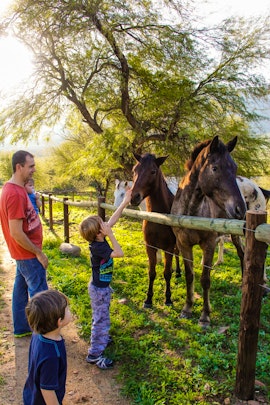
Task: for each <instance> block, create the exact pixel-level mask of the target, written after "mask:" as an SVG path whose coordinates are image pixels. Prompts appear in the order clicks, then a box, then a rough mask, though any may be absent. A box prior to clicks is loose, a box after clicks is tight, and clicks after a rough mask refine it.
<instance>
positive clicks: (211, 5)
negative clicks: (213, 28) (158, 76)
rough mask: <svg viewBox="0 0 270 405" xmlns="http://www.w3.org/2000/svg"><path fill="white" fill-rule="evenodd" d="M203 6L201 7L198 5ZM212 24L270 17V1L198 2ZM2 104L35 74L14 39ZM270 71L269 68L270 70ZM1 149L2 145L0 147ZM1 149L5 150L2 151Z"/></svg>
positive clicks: (8, 49) (2, 73) (4, 0)
mask: <svg viewBox="0 0 270 405" xmlns="http://www.w3.org/2000/svg"><path fill="white" fill-rule="evenodd" d="M12 1H13V0H0V18H1V17H2V16H3V15H4V13H5V12H6V10H7V9H8V7H9V6H10V4H11V3H12ZM200 4H201V6H199V5H200ZM198 6H199V7H200V10H201V13H202V14H204V15H205V16H206V18H207V20H208V21H209V22H211V23H213V22H217V21H218V20H221V19H223V18H225V17H228V16H230V15H242V16H244V17H250V16H254V15H259V14H263V15H264V14H266V13H267V12H268V13H269V14H270V1H269V0H225V1H224V0H208V1H207V5H206V2H205V1H202V0H196V8H197V7H198ZM0 55H1V62H0V105H1V103H3V102H4V99H5V94H6V93H8V94H15V93H16V89H17V88H18V86H20V85H21V84H22V83H23V82H25V81H27V78H28V77H29V76H30V74H31V71H32V62H31V54H30V52H29V51H28V50H27V49H26V48H25V47H24V46H23V45H22V44H21V43H19V42H18V41H16V40H15V39H14V38H12V37H0ZM269 70H270V69H269ZM0 147H1V145H0ZM1 149H2V148H1Z"/></svg>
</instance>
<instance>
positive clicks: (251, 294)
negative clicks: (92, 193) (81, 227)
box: [41, 194, 270, 401]
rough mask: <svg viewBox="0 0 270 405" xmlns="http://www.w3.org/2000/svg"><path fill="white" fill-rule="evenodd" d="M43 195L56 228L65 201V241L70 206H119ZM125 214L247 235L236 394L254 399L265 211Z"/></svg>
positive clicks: (267, 233)
mask: <svg viewBox="0 0 270 405" xmlns="http://www.w3.org/2000/svg"><path fill="white" fill-rule="evenodd" d="M41 195H42V208H41V214H42V216H43V217H45V199H48V201H49V224H50V229H53V209H52V203H53V201H56V202H60V203H63V215H64V240H65V242H69V213H68V206H76V207H82V208H90V207H97V209H98V215H100V216H101V217H102V218H103V219H105V209H108V210H112V211H115V209H116V207H114V206H113V205H110V204H106V203H105V201H104V197H100V198H99V200H98V202H91V201H80V202H75V201H70V200H68V198H67V197H65V198H57V197H53V196H52V195H51V194H41ZM123 215H124V216H127V217H132V218H137V219H138V220H144V219H146V220H148V221H152V222H156V223H159V224H163V225H169V226H173V227H177V226H179V227H182V228H188V229H198V230H207V231H209V230H210V231H211V230H212V231H217V232H219V233H220V234H232V235H239V236H245V240H246V242H245V243H246V244H245V257H244V275H243V288H242V302H241V311H240V330H239V340H238V362H237V371H236V383H235V394H236V396H237V397H238V398H239V399H240V400H245V401H248V400H252V399H254V394H255V367H256V355H257V343H258V336H259V323H260V311H261V302H262V296H263V289H262V288H261V286H260V285H261V284H263V282H264V281H263V274H264V267H265V259H266V253H267V247H268V246H267V244H270V225H268V224H267V223H266V222H267V214H266V212H264V211H263V212H262V211H259V212H257V211H248V212H247V215H246V218H247V220H246V221H244V220H236V219H223V218H201V217H191V216H186V215H181V216H177V215H171V214H159V213H156V212H146V211H137V210H133V209H129V208H126V209H125V210H124V211H123Z"/></svg>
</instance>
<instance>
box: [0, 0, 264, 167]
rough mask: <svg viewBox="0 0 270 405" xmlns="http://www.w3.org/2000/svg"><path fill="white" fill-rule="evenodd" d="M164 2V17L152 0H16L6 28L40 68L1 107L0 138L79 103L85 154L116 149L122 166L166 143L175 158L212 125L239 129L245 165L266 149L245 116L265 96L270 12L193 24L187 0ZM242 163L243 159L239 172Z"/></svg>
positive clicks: (23, 133)
mask: <svg viewBox="0 0 270 405" xmlns="http://www.w3.org/2000/svg"><path fill="white" fill-rule="evenodd" d="M162 6H163V8H162V10H163V13H164V14H163V15H160V13H159V10H160V7H159V8H157V2H155V1H151V0H144V1H141V2H140V3H139V4H138V2H134V1H131V0H126V1H123V0H114V1H111V0H107V1H105V0H93V1H87V0H46V1H45V0H21V1H20V2H18V3H15V6H14V14H13V15H12V16H11V17H10V19H9V20H8V21H5V24H2V26H3V25H7V26H8V27H9V29H12V30H13V31H14V33H15V35H16V36H17V37H18V38H20V39H21V40H22V41H23V42H24V43H25V44H26V45H27V46H28V47H29V48H30V49H31V50H32V52H33V54H34V57H35V66H36V69H35V75H34V77H33V81H32V85H31V86H30V87H29V88H28V90H27V91H26V92H24V93H23V94H22V95H21V97H20V98H19V99H17V100H15V103H16V108H14V100H13V102H12V104H11V105H8V106H7V108H6V109H5V110H4V111H3V112H2V114H1V117H0V128H1V133H2V137H3V136H4V134H5V133H6V132H7V131H9V133H10V132H11V133H12V135H13V140H14V141H15V140H18V139H27V138H29V136H30V135H29V134H31V136H34V135H37V134H38V133H39V130H40V127H41V126H42V125H44V124H46V125H47V126H48V125H53V124H55V123H56V122H58V121H59V120H60V119H63V116H65V117H66V116H70V115H69V113H71V112H72V113H74V108H75V109H76V111H77V112H79V114H80V117H81V119H82V122H83V123H84V125H85V126H86V127H87V128H88V129H90V131H89V134H90V138H89V145H88V146H89V147H90V149H91V154H93V151H94V148H95V145H96V144H98V148H99V151H101V149H100V145H105V149H104V151H103V153H107V156H110V158H111V154H114V155H115V154H118V165H120V166H121V165H122V166H125V167H126V168H127V170H128V169H130V167H131V161H132V158H131V152H132V151H134V150H137V151H138V152H142V151H143V150H147V151H149V150H150V151H157V152H159V153H163V154H164V153H166V154H167V153H168V151H169V152H170V153H172V156H173V158H174V160H175V161H178V160H179V156H181V159H182V158H183V157H186V156H187V154H188V153H189V152H190V149H191V147H192V146H193V145H194V143H196V142H198V141H200V140H202V139H205V138H210V137H212V136H213V135H215V134H217V133H220V134H221V135H222V137H223V139H224V140H226V139H230V138H231V137H232V136H233V135H235V134H240V136H239V145H240V147H241V148H240V151H241V149H242V150H245V153H243V152H242V154H240V156H241V157H242V158H243V157H245V159H243V163H245V162H246V158H247V157H248V159H249V157H250V156H251V152H252V153H253V154H254V151H255V155H257V156H258V153H256V151H259V150H261V148H262V147H263V148H264V147H269V145H268V141H267V140H266V139H265V138H263V137H259V138H258V137H257V138H256V142H255V141H254V136H253V135H254V134H252V133H251V132H250V129H249V127H248V124H249V123H250V122H253V121H256V120H258V119H259V116H258V115H257V114H256V113H255V112H254V111H251V110H249V109H248V107H247V105H248V104H247V100H250V99H263V98H264V97H266V96H267V95H268V94H269V83H268V82H267V80H266V79H265V78H264V77H263V76H262V75H261V74H259V73H258V72H259V68H260V66H261V65H262V64H263V63H265V61H266V60H267V59H269V54H270V53H269V31H270V24H269V16H266V17H265V16H264V17H262V18H258V19H256V20H255V19H254V20H253V21H248V20H244V19H241V18H240V19H227V20H225V21H223V23H222V24H220V25H219V26H214V27H203V26H200V27H199V28H197V27H198V25H197V26H196V24H195V18H193V16H192V14H191V11H190V8H189V5H187V6H186V8H184V6H183V3H182V1H180V0H176V1H174V2H172V1H164V2H163V4H162ZM164 15H170V16H173V18H170V20H171V21H169V22H166V19H165V18H164ZM167 19H168V18H167ZM172 21H173V22H172ZM256 72H257V73H256ZM12 106H13V107H12ZM117 139H118V141H119V142H118V145H117V148H116V149H113V147H115V145H116V144H117V142H116V140H117ZM112 146H113V147H112ZM239 153H240V152H239ZM109 154H110V155H109ZM244 155H245V156H244ZM112 160H114V157H113V158H112ZM110 163H111V162H110ZM261 164H262V169H263V170H265V169H266V167H267V165H266V164H264V160H263V159H262V163H261ZM176 165H178V163H177V164H176ZM180 165H181V167H182V166H183V162H181V164H180ZM245 166H246V167H249V168H250V167H251V165H244V164H243V165H242V159H241V170H242V172H244V171H245ZM252 166H253V168H257V167H258V165H257V161H256V165H254V162H252ZM244 174H245V173H244ZM256 174H258V173H257V172H256Z"/></svg>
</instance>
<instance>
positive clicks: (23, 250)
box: [0, 150, 48, 337]
mask: <svg viewBox="0 0 270 405" xmlns="http://www.w3.org/2000/svg"><path fill="white" fill-rule="evenodd" d="M12 169H13V175H12V177H11V179H10V180H9V181H8V182H6V183H5V185H4V186H3V189H2V193H1V198H0V219H1V225H2V231H3V234H4V237H5V240H6V243H7V246H8V249H9V252H10V255H11V257H12V258H13V259H15V260H16V265H17V266H16V276H15V281H14V286H13V295H12V315H13V326H14V336H15V337H21V336H26V335H28V334H31V333H32V332H31V329H30V327H29V325H28V322H27V319H26V315H25V307H26V305H27V303H28V298H29V296H30V297H32V296H33V295H35V294H36V293H37V292H39V291H43V290H47V289H48V284H47V280H46V268H47V266H48V258H47V256H46V255H45V254H44V253H43V252H42V225H41V222H40V218H39V215H38V214H37V213H36V211H35V209H34V207H33V205H32V203H31V201H30V199H29V197H28V194H27V192H26V190H25V187H24V185H25V183H26V182H27V180H29V179H30V178H32V176H33V173H34V172H35V171H36V169H35V161H34V156H33V155H32V154H31V153H29V152H26V151H23V150H20V151H18V152H16V153H14V155H13V156H12Z"/></svg>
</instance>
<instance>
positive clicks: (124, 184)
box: [113, 179, 132, 207]
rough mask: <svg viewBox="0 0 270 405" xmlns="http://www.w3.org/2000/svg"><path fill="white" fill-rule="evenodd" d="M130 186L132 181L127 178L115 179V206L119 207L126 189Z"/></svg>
mask: <svg viewBox="0 0 270 405" xmlns="http://www.w3.org/2000/svg"><path fill="white" fill-rule="evenodd" d="M131 187H132V181H127V180H118V179H116V180H115V189H114V203H113V205H114V206H115V207H119V205H120V204H121V202H122V201H123V199H124V196H125V194H126V191H127V190H128V189H130V188H131Z"/></svg>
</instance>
